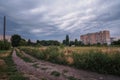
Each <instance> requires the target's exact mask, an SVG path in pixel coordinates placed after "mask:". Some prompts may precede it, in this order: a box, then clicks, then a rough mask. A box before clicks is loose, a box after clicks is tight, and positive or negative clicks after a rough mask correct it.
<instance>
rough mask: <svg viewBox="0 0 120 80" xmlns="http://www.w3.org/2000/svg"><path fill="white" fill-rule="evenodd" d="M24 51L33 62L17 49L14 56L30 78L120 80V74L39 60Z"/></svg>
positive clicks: (42, 79)
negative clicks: (108, 73) (92, 70)
mask: <svg viewBox="0 0 120 80" xmlns="http://www.w3.org/2000/svg"><path fill="white" fill-rule="evenodd" d="M22 53H23V55H25V56H26V57H28V58H30V59H31V60H32V62H25V61H23V60H22V59H21V58H19V57H18V56H17V55H16V52H15V51H14V52H13V54H12V57H13V60H14V62H15V64H16V66H17V69H18V71H20V72H22V73H23V74H24V76H26V77H29V79H30V80H120V77H118V76H112V75H103V74H98V73H95V72H89V71H85V70H78V69H74V68H71V67H68V66H63V65H58V64H53V63H50V62H46V61H42V60H38V59H36V58H33V57H32V56H30V55H28V54H25V53H24V52H22Z"/></svg>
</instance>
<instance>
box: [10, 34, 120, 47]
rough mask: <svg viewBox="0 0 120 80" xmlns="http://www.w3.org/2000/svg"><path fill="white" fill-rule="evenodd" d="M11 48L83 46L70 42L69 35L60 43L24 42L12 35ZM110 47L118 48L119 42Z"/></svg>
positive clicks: (44, 41) (49, 41) (80, 43)
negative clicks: (116, 46)
mask: <svg viewBox="0 0 120 80" xmlns="http://www.w3.org/2000/svg"><path fill="white" fill-rule="evenodd" d="M11 42H12V46H13V47H17V46H50V45H55V46H59V45H65V46H85V45H84V44H83V43H82V42H81V41H78V40H77V39H75V40H74V41H70V39H69V35H66V38H65V40H63V42H62V43H60V42H59V41H57V40H41V41H40V40H37V41H36V42H32V41H31V40H30V39H29V40H28V41H26V40H25V39H23V38H21V36H20V35H17V34H15V35H13V36H12V38H11ZM111 45H119V46H120V40H118V41H114V42H112V43H111ZM87 46H101V45H100V44H99V43H98V44H94V45H87Z"/></svg>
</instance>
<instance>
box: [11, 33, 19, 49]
mask: <svg viewBox="0 0 120 80" xmlns="http://www.w3.org/2000/svg"><path fill="white" fill-rule="evenodd" d="M20 40H21V36H20V35H17V34H15V35H13V36H12V37H11V43H12V46H13V47H18V46H19V45H20Z"/></svg>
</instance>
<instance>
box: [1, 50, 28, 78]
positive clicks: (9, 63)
mask: <svg viewBox="0 0 120 80" xmlns="http://www.w3.org/2000/svg"><path fill="white" fill-rule="evenodd" d="M0 80H27V78H25V77H23V76H22V74H21V73H19V72H18V71H17V69H16V67H15V64H14V62H13V60H12V51H11V50H9V51H0Z"/></svg>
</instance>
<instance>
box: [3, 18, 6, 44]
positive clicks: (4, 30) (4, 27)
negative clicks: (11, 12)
mask: <svg viewBox="0 0 120 80" xmlns="http://www.w3.org/2000/svg"><path fill="white" fill-rule="evenodd" d="M5 32H6V16H4V24H3V40H4V43H5Z"/></svg>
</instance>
